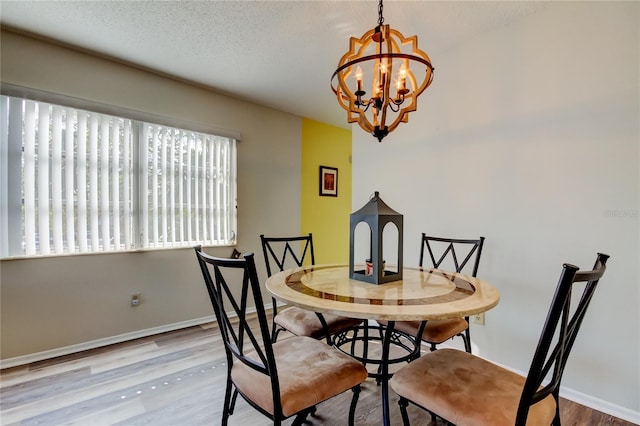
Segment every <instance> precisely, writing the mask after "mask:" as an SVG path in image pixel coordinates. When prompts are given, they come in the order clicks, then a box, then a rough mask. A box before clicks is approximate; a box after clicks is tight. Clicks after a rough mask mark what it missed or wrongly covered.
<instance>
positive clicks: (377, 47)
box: [331, 0, 433, 142]
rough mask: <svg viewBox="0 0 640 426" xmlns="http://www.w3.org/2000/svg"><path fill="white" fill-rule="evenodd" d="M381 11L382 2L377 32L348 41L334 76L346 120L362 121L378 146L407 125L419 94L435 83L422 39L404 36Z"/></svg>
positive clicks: (333, 88)
mask: <svg viewBox="0 0 640 426" xmlns="http://www.w3.org/2000/svg"><path fill="white" fill-rule="evenodd" d="M382 7H383V6H382V0H380V2H379V3H378V25H377V26H376V27H375V28H374V29H372V30H369V31H367V32H366V33H364V35H363V36H362V37H361V38H356V37H351V38H350V39H349V51H348V52H347V53H345V54H344V55H343V56H342V58H340V62H338V68H337V69H336V71H335V72H334V73H333V76H332V77H331V89H332V90H333V93H335V95H336V97H337V98H338V103H339V104H340V106H341V107H342V108H344V109H345V110H346V111H347V121H348V122H349V123H358V124H359V125H360V127H361V128H362V129H363V130H364V131H366V132H368V133H371V134H372V135H373V136H374V137H376V138H377V139H378V141H379V142H382V139H383V138H384V137H385V136H387V135H388V134H389V133H390V132H392V131H393V130H394V129H395V128H396V127H397V126H398V124H400V123H406V122H407V121H409V113H410V112H412V111H415V110H416V109H417V106H418V103H417V102H418V96H419V95H420V94H421V93H422V92H423V91H424V90H425V89H426V88H427V87H429V85H430V84H431V81H432V80H433V66H432V65H431V60H430V59H429V56H428V55H427V54H426V53H425V52H423V51H422V50H420V49H418V37H417V36H411V37H407V38H405V37H404V36H403V35H402V33H400V32H399V31H397V30H394V29H392V28H391V27H390V26H389V25H386V24H384V17H383V16H382ZM363 70H364V71H363ZM394 72H397V74H396V75H395V76H394V74H393V73H394ZM392 85H393V87H392ZM368 87H370V88H371V95H370V97H369V98H367V91H366V88H368ZM388 123H390V124H388Z"/></svg>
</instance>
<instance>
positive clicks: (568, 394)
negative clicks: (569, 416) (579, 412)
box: [560, 387, 640, 425]
mask: <svg viewBox="0 0 640 426" xmlns="http://www.w3.org/2000/svg"><path fill="white" fill-rule="evenodd" d="M560 396H561V397H563V398H566V399H569V400H571V401H573V402H576V403H578V404H580V405H584V406H586V407H589V408H592V409H594V410H596V411H601V412H603V413H607V414H609V415H611V416H615V417H617V418H619V419H622V420H626V421H628V422H631V423H635V424H637V425H640V412H639V411H633V410H630V409H628V408H625V407H621V406H619V405H616V404H613V403H611V402H609V401H605V400H603V399H600V398H596V397H594V396H591V395H587V394H585V393H582V392H578V391H577V390H574V389H570V388H566V387H561V388H560Z"/></svg>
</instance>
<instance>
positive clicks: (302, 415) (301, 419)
mask: <svg viewBox="0 0 640 426" xmlns="http://www.w3.org/2000/svg"><path fill="white" fill-rule="evenodd" d="M315 408H316V407H315V405H314V406H313V407H310V408H307V409H306V410H303V411H301V412H299V413H298V414H297V415H296V418H295V419H294V420H293V423H291V426H299V425H303V424H305V423H306V422H307V416H308V415H309V414H311V412H315Z"/></svg>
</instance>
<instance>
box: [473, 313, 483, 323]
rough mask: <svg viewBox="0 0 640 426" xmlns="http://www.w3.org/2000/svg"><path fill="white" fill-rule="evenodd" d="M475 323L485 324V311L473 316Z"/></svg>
mask: <svg viewBox="0 0 640 426" xmlns="http://www.w3.org/2000/svg"><path fill="white" fill-rule="evenodd" d="M473 323H474V324H479V325H484V312H481V313H479V314H475V315H474V316H473Z"/></svg>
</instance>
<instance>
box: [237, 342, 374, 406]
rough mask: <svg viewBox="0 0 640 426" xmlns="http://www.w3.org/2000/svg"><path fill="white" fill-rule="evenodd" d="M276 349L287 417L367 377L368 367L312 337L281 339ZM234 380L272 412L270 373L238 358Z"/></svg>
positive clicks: (282, 396) (248, 394) (281, 396)
mask: <svg viewBox="0 0 640 426" xmlns="http://www.w3.org/2000/svg"><path fill="white" fill-rule="evenodd" d="M273 352H274V356H275V358H276V365H277V369H278V380H279V381H280V400H281V402H282V412H283V414H284V416H285V417H289V416H291V415H293V414H295V413H297V412H299V411H301V410H303V409H305V408H308V407H311V406H313V405H316V404H318V403H320V402H322V401H324V400H326V399H328V398H331V397H332V396H334V395H338V394H339V393H342V392H344V391H346V390H348V389H351V388H352V387H354V386H356V385H357V384H360V383H362V382H363V381H365V380H366V379H367V370H366V368H364V366H363V365H362V364H361V363H359V362H358V361H356V360H355V359H353V358H351V357H350V356H348V355H346V354H344V353H342V352H340V351H338V350H337V349H335V348H333V347H331V346H328V345H327V344H325V343H323V342H321V341H319V340H316V339H313V338H310V337H291V338H289V339H284V340H281V341H279V342H277V343H274V345H273ZM256 357H257V356H256ZM258 362H259V361H258ZM231 380H232V381H233V383H234V384H235V386H236V387H237V388H238V391H240V392H241V393H242V394H243V395H245V396H246V397H247V398H249V399H250V400H251V401H253V402H255V403H256V404H257V405H259V406H260V407H261V408H262V409H264V410H265V411H267V412H269V413H271V414H273V397H272V393H271V382H270V379H269V377H268V376H266V375H264V374H262V373H259V372H257V371H256V370H254V369H252V368H250V367H247V366H246V365H245V364H243V363H241V362H239V361H236V362H234V364H233V366H232V368H231Z"/></svg>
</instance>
